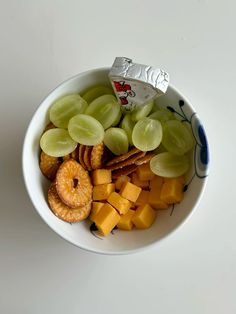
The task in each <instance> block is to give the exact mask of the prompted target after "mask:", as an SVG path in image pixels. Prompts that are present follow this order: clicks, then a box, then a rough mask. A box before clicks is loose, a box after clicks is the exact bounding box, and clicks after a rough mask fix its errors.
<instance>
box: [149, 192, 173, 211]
mask: <svg viewBox="0 0 236 314" xmlns="http://www.w3.org/2000/svg"><path fill="white" fill-rule="evenodd" d="M160 195H161V189H152V190H151V191H150V192H149V195H148V204H150V205H151V206H152V207H153V208H155V209H167V208H168V204H167V203H166V202H165V201H164V200H162V199H161V196H160Z"/></svg>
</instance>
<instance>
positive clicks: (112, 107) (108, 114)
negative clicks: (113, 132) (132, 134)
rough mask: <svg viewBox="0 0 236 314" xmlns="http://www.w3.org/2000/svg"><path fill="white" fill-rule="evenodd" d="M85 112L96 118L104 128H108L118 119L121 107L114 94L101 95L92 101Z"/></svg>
mask: <svg viewBox="0 0 236 314" xmlns="http://www.w3.org/2000/svg"><path fill="white" fill-rule="evenodd" d="M85 113H86V114H88V115H90V116H92V117H94V118H95V119H97V120H98V121H99V122H100V123H101V124H102V126H103V128H104V129H108V128H109V127H110V126H112V125H113V124H114V123H115V122H116V121H117V120H118V118H119V116H120V113H121V107H120V104H118V102H117V99H116V98H115V96H113V95H103V96H100V97H98V98H96V99H95V100H94V101H92V102H91V103H90V104H89V106H88V108H87V109H86V111H85Z"/></svg>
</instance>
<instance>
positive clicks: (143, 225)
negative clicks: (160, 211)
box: [132, 204, 156, 229]
mask: <svg viewBox="0 0 236 314" xmlns="http://www.w3.org/2000/svg"><path fill="white" fill-rule="evenodd" d="M155 218H156V211H155V210H154V209H153V208H152V207H151V206H150V205H149V204H145V205H142V206H139V207H138V209H137V210H136V211H135V213H134V215H133V218H132V222H133V224H134V225H135V227H136V228H138V229H147V228H149V227H150V226H151V225H152V224H153V222H154V220H155Z"/></svg>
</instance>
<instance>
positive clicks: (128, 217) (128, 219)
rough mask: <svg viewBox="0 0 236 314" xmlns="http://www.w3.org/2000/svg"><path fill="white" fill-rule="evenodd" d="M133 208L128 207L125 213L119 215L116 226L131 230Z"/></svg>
mask: <svg viewBox="0 0 236 314" xmlns="http://www.w3.org/2000/svg"><path fill="white" fill-rule="evenodd" d="M134 214H135V210H132V209H129V210H128V211H127V213H126V214H125V215H121V217H120V221H119V222H118V224H117V227H118V228H119V229H121V230H131V229H132V228H133V225H134V224H133V222H132V218H133V215H134Z"/></svg>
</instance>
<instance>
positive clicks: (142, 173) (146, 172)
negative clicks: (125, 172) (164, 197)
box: [137, 162, 155, 181]
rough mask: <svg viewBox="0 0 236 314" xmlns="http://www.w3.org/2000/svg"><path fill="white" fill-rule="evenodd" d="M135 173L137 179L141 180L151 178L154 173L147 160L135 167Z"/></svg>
mask: <svg viewBox="0 0 236 314" xmlns="http://www.w3.org/2000/svg"><path fill="white" fill-rule="evenodd" d="M137 174H138V177H139V180H142V181H145V180H152V179H153V178H154V176H155V174H154V173H153V172H152V170H151V169H150V165H149V162H148V163H146V164H143V165H141V166H139V167H138V169H137Z"/></svg>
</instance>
